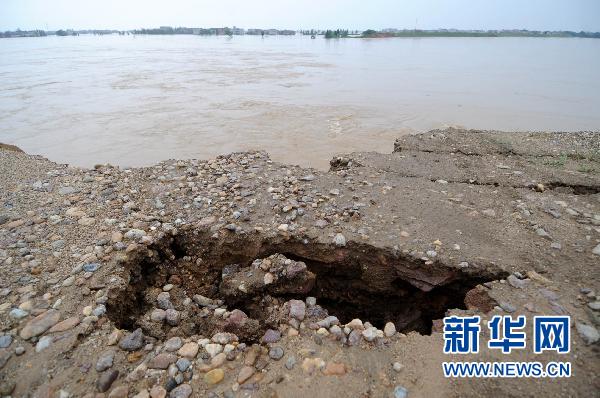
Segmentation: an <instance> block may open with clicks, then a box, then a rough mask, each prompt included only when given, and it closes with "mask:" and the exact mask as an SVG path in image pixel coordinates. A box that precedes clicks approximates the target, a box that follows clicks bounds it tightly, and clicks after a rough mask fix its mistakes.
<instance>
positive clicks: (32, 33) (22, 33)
mask: <svg viewBox="0 0 600 398" xmlns="http://www.w3.org/2000/svg"><path fill="white" fill-rule="evenodd" d="M42 36H46V32H45V31H43V30H21V29H17V30H15V31H12V32H10V31H6V32H0V38H4V37H42Z"/></svg>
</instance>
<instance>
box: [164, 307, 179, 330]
mask: <svg viewBox="0 0 600 398" xmlns="http://www.w3.org/2000/svg"><path fill="white" fill-rule="evenodd" d="M165 320H166V321H167V323H168V324H169V325H171V326H177V325H179V321H180V320H181V314H180V313H179V311H177V310H174V309H172V308H169V309H168V310H166V311H165Z"/></svg>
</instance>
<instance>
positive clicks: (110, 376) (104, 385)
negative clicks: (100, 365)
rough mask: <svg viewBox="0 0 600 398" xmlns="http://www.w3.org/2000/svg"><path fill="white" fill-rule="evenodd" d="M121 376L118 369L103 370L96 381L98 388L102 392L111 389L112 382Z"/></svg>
mask: <svg viewBox="0 0 600 398" xmlns="http://www.w3.org/2000/svg"><path fill="white" fill-rule="evenodd" d="M117 377H119V371H118V370H108V371H106V372H103V373H102V374H101V375H100V377H99V378H98V380H97V381H96V388H97V389H98V391H100V392H106V391H108V390H109V388H110V386H111V385H112V383H113V382H114V381H115V380H116V379H117Z"/></svg>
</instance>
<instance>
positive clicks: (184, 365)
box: [175, 358, 192, 372]
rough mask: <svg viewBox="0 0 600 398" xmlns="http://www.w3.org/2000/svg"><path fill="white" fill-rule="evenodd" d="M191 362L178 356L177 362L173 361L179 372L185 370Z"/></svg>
mask: <svg viewBox="0 0 600 398" xmlns="http://www.w3.org/2000/svg"><path fill="white" fill-rule="evenodd" d="M191 364H192V362H191V361H190V360H189V359H187V358H179V359H178V360H177V362H175V366H177V369H179V371H180V372H185V371H186V370H187V368H189V367H190V365H191Z"/></svg>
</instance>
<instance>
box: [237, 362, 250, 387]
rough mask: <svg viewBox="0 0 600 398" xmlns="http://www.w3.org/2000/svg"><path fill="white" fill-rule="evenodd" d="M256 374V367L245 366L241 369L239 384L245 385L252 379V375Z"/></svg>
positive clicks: (238, 378)
mask: <svg viewBox="0 0 600 398" xmlns="http://www.w3.org/2000/svg"><path fill="white" fill-rule="evenodd" d="M253 374H254V367H252V366H247V365H246V366H243V367H242V368H241V369H240V373H239V374H238V377H237V382H238V383H239V384H244V382H245V381H246V380H248V379H249V378H250V377H252V375H253Z"/></svg>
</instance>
